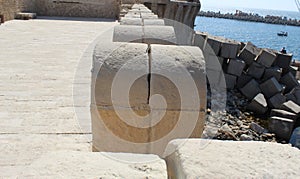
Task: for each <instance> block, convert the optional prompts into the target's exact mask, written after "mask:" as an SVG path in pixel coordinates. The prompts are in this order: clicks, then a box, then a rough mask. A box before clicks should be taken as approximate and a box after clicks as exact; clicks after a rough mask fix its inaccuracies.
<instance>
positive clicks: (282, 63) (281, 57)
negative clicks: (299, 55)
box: [274, 52, 293, 69]
mask: <svg viewBox="0 0 300 179" xmlns="http://www.w3.org/2000/svg"><path fill="white" fill-rule="evenodd" d="M292 58H293V55H292V54H283V53H280V52H278V53H276V59H275V62H274V65H276V66H279V67H280V68H284V69H288V68H289V66H290V64H291V61H292Z"/></svg>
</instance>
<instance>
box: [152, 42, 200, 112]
mask: <svg viewBox="0 0 300 179" xmlns="http://www.w3.org/2000/svg"><path fill="white" fill-rule="evenodd" d="M151 56H152V59H151V73H153V75H152V76H151V82H150V94H151V95H154V94H161V95H162V96H164V97H165V99H166V102H167V109H170V110H173V109H177V110H179V109H181V110H193V111H195V110H200V108H201V109H203V110H205V109H206V72H205V60H204V57H203V54H202V51H201V50H200V49H199V48H198V47H192V46H170V45H169V46H166V45H151ZM162 75H164V76H162ZM179 87H180V88H179ZM183 89H184V90H183ZM195 95H198V96H199V97H200V100H201V105H200V106H201V107H200V108H199V106H197V108H196V109H195V108H193V106H194V103H193V102H195V99H196V98H197V99H196V100H198V99H199V97H196V96H195ZM184 98H189V100H187V101H189V102H187V101H183V99H184ZM183 102H187V104H184V103H183ZM180 104H181V105H180ZM183 104H184V105H183ZM178 105H179V106H178ZM154 106H157V107H158V106H159V105H154Z"/></svg>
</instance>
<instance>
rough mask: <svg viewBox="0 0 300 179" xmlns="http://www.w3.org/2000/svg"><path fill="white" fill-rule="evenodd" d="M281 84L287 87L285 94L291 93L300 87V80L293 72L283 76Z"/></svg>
mask: <svg viewBox="0 0 300 179" xmlns="http://www.w3.org/2000/svg"><path fill="white" fill-rule="evenodd" d="M279 82H280V83H282V84H283V85H285V86H286V88H285V90H284V92H285V93H287V92H290V91H291V90H292V89H294V88H295V87H296V86H299V83H298V80H296V78H295V76H293V74H292V73H291V72H289V73H287V74H285V75H284V76H282V77H281V79H280V81H279Z"/></svg>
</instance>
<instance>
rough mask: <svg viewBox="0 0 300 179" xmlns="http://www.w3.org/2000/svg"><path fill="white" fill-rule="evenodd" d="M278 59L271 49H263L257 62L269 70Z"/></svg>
mask: <svg viewBox="0 0 300 179" xmlns="http://www.w3.org/2000/svg"><path fill="white" fill-rule="evenodd" d="M275 58H276V54H275V53H274V52H273V51H272V50H269V49H262V50H261V52H260V53H259V55H258V57H257V59H256V62H257V63H259V64H261V65H263V66H265V67H267V68H269V67H271V66H272V65H273V63H274V61H275Z"/></svg>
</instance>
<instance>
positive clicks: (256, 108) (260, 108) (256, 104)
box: [247, 93, 268, 114]
mask: <svg viewBox="0 0 300 179" xmlns="http://www.w3.org/2000/svg"><path fill="white" fill-rule="evenodd" d="M247 110H249V111H252V112H255V113H257V114H265V113H266V112H267V111H268V103H267V101H266V99H265V97H264V95H263V94H262V93H259V94H258V95H256V96H255V97H254V99H253V100H252V101H251V103H250V104H249V105H248V106H247Z"/></svg>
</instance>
